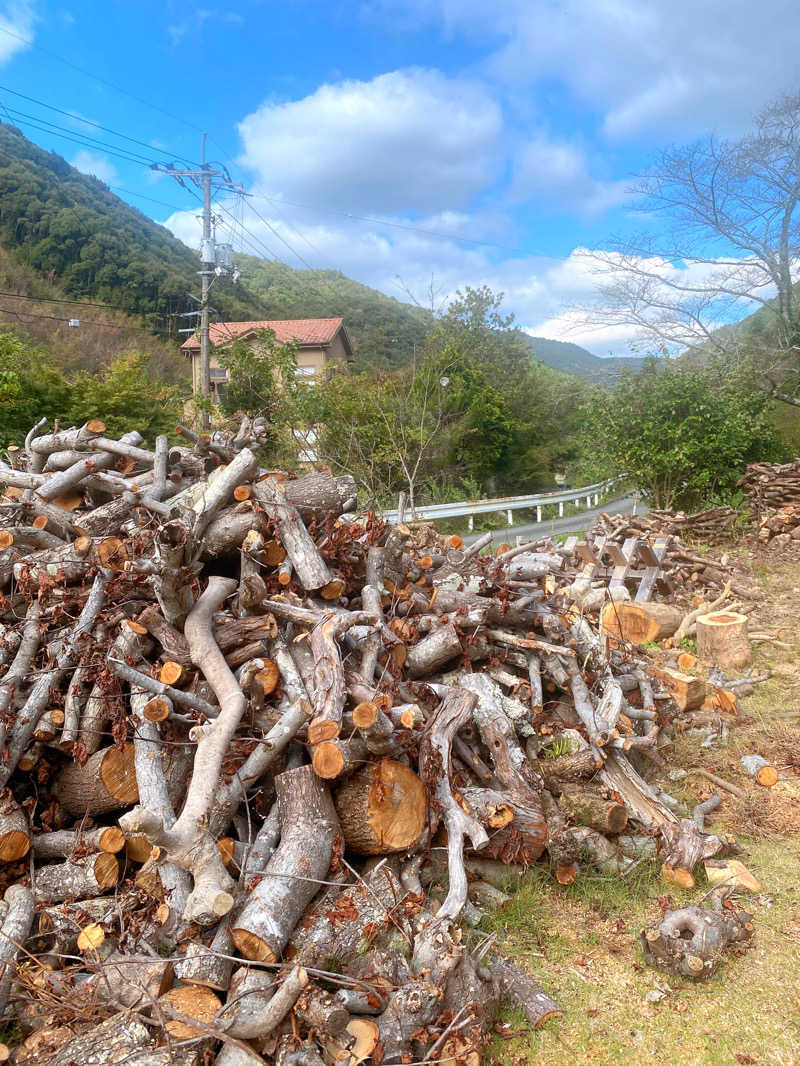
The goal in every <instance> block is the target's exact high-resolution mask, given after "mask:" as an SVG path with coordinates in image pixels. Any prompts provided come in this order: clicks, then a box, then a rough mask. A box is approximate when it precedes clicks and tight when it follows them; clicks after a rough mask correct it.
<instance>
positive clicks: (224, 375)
mask: <svg viewBox="0 0 800 1066" xmlns="http://www.w3.org/2000/svg"><path fill="white" fill-rule="evenodd" d="M208 376H209V377H210V378H211V380H212V381H227V380H228V371H227V370H225V369H224V368H223V367H221V366H212V367H211V369H210V370H209V372H208Z"/></svg>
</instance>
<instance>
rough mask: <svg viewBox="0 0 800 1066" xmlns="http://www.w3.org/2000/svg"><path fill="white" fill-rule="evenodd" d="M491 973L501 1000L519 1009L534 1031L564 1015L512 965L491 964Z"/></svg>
mask: <svg viewBox="0 0 800 1066" xmlns="http://www.w3.org/2000/svg"><path fill="white" fill-rule="evenodd" d="M491 971H492V977H493V978H494V979H495V980H496V981H497V983H498V985H499V987H500V994H501V996H502V997H503V999H507V1000H509V1001H510V1002H511V1003H513V1004H514V1005H515V1006H517V1007H521V1008H522V1010H523V1011H524V1013H525V1017H526V1018H527V1020H528V1023H529V1024H530V1025H532V1026H533V1028H534V1029H540V1028H541V1027H542V1026H543V1025H545V1024H546V1023H547V1022H548V1021H550V1019H551V1018H557V1017H558V1016H559V1015H561V1014H563V1013H564V1010H563V1008H562V1007H560V1006H559V1004H558V1003H556V1001H555V1000H554V999H552V998H551V997H550V996H548V994H547V993H546V992H545V991H544V990H543V989H541V988H540V987H539V986H538V985H537V984H536V982H535V981H534V980H533V978H532V977H530V976H529V975H528V974H526V973H525V972H524V971H523V970H520V969H519V967H518V966H515V965H514V964H513V963H511V962H508V961H507V960H506V959H500V960H498V961H497V962H495V963H493V964H492V967H491Z"/></svg>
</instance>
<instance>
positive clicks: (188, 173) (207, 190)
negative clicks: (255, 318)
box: [151, 133, 244, 429]
mask: <svg viewBox="0 0 800 1066" xmlns="http://www.w3.org/2000/svg"><path fill="white" fill-rule="evenodd" d="M220 165H221V164H220ZM151 169H152V170H158V171H160V172H161V173H163V174H168V175H169V176H170V177H171V178H174V179H175V181H177V182H178V184H179V185H180V186H181V187H182V188H184V189H188V188H189V186H188V185H187V184H186V180H188V181H191V182H192V183H193V184H194V185H196V186H197V187H198V188H199V189H201V190H202V193H203V216H202V218H203V239H202V241H201V242H200V265H201V269H200V270H199V271H198V274H199V275H200V285H201V288H200V302H199V308H198V309H197V310H196V311H188V312H186V315H185V316H184V317H187V318H188V317H196V318H197V319H198V320H199V321H198V326H197V328H196V327H194V326H192V327H190V328H189V329H182V330H178V332H179V333H194V332H197V333H198V334H199V337H200V373H199V375H198V377H199V379H200V380H199V382H198V381H196V380H195V378H194V375H192V378H193V380H192V386H193V391H194V394H195V396H197V395H198V394H199V395H200V396H201V397H202V398H203V399H204V400H207V399H208V397H209V396H210V395H211V343H210V340H209V332H208V325H209V312H210V310H211V307H210V305H209V295H210V292H211V286H212V285H213V284H214V281H215V280H216V279H217V278H219V277H227V276H230V275H233V280H234V281H236V279H237V278H238V276H239V272H238V271H237V270H235V269H234V267H233V259H232V254H233V250H232V248H231V246H230V245H229V244H218V243H217V242H216V240H215V239H214V235H213V232H212V231H213V225H214V218H213V215H212V213H211V193H212V191H215V190H219V191H224V192H231V193H238V194H239V195H242V194H243V192H244V190H243V188H242V186H241V185H240V184H239V183H237V182H234V181H232V180H231V176H230V174H229V173H228V171H227V168H226V167H224V166H222V167H221V169H220V170H217V169H215V168H214V167H213V166H212V165H210V164H209V163H206V135H205V133H204V134H203V136H202V141H201V150H200V169H199V170H185V169H181V168H179V167H177V166H176V165H175V164H174V163H153V164H152V165H151ZM187 295H188V296H190V297H191V299H193V300H196V297H194V296H192V294H191V293H188V294H187ZM198 385H199V388H198ZM201 417H202V424H203V428H204V429H206V428H208V425H209V421H210V419H209V415H208V411H207V410H205V409H204V410H203V412H202V416H201Z"/></svg>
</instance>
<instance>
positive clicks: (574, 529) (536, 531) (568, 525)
mask: <svg viewBox="0 0 800 1066" xmlns="http://www.w3.org/2000/svg"><path fill="white" fill-rule="evenodd" d="M632 508H633V496H621V497H620V498H619V499H617V500H606V502H605V503H603V504H601V505H600V506H599V507H592V508H591V509H590V510H588V511H581V513H580V514H573V515H568V516H567V517H566V518H550V519H545V521H544V522H529V523H527V524H525V525H513V526H504V527H503V528H502V529H496V530H494V532H493V533H492V543H493V544H502V543H506V544H513V543H514V540H515V538H516V537H525V538H526V539H528V540H536V539H538V538H539V537H548V536H551V535H552V534H553V533H585V532H586V530H587V529H588V528H589V526H590V525H591V524H592V522H593V521H594V520H595V518H597V516H598V515H599V514H601V513H605V514H625V513H626V512H628V511H631V510H632ZM647 511H648V507H647V505H646V504H644V503H642V502H641V500H640V501H639V506H638V508H637V514H640V515H642V514H647ZM480 536H483V534H482V533H469V534H467V535H465V536H464V542H465V543H466V544H471V543H472V542H473V541H474V540H477V539H478V537H480Z"/></svg>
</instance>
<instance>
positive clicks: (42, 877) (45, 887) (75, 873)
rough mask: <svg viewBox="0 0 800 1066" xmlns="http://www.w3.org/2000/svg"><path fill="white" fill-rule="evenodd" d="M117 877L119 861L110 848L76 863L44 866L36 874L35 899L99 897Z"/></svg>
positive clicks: (110, 886) (111, 886) (111, 885)
mask: <svg viewBox="0 0 800 1066" xmlns="http://www.w3.org/2000/svg"><path fill="white" fill-rule="evenodd" d="M118 880H119V860H118V859H117V857H116V855H110V854H109V853H108V852H107V851H101V852H99V853H98V854H97V855H87V856H86V857H85V858H82V859H75V860H74V862H64V863H61V864H59V865H52V866H43V867H42V868H41V869H40V870H38V871H37V873H36V884H35V888H34V892H35V895H36V902H37V903H58V902H60V901H61V900H72V899H83V898H85V897H87V896H99V895H102V894H103V892H107V891H108V890H109V889H110V888H113V887H114V886H115V885H116V883H117V881H118Z"/></svg>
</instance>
